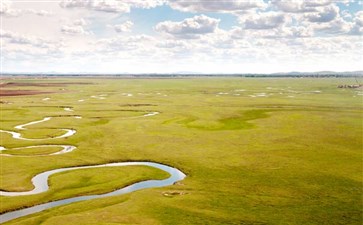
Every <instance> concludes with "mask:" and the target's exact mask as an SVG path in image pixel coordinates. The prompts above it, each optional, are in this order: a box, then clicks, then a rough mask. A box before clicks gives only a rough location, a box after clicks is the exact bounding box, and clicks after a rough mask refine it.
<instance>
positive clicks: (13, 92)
mask: <svg viewBox="0 0 363 225" xmlns="http://www.w3.org/2000/svg"><path fill="white" fill-rule="evenodd" d="M50 93H54V92H50V91H34V90H0V96H19V95H39V94H50Z"/></svg>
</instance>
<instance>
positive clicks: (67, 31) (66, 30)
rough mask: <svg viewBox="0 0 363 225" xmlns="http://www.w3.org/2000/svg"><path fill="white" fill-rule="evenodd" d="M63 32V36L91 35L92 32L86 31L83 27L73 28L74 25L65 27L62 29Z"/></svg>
mask: <svg viewBox="0 0 363 225" xmlns="http://www.w3.org/2000/svg"><path fill="white" fill-rule="evenodd" d="M61 32H62V33H63V34H68V35H80V34H84V35H89V34H91V33H90V32H88V31H85V30H84V29H83V27H82V26H73V25H63V26H62V27H61Z"/></svg>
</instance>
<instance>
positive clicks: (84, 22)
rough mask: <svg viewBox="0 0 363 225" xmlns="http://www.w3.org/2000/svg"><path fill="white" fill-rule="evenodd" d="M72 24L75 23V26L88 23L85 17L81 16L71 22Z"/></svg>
mask: <svg viewBox="0 0 363 225" xmlns="http://www.w3.org/2000/svg"><path fill="white" fill-rule="evenodd" d="M73 25H75V26H86V25H88V22H87V21H86V20H85V19H83V18H81V19H77V20H75V21H74V22H73Z"/></svg>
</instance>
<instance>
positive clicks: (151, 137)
mask: <svg viewBox="0 0 363 225" xmlns="http://www.w3.org/2000/svg"><path fill="white" fill-rule="evenodd" d="M1 82H15V83H17V82H20V83H32V84H33V83H34V84H38V83H67V84H66V85H62V86H57V85H50V86H47V85H41V86H37V85H34V86H11V87H4V88H3V89H4V90H7V89H9V90H29V91H43V92H46V93H43V94H36V95H24V96H2V97H1V104H0V107H1V108H0V122H1V125H0V129H3V130H11V131H15V130H16V129H14V127H15V126H17V125H19V124H25V123H29V122H31V121H36V120H41V119H43V118H44V117H52V119H51V120H49V121H46V122H44V123H38V124H33V125H29V126H28V127H27V128H28V129H26V130H22V131H21V130H18V131H17V132H20V133H21V134H22V135H23V136H24V137H26V138H37V139H41V138H49V137H55V136H57V135H62V134H63V133H64V132H63V131H62V130H60V128H68V129H74V130H76V131H77V133H76V134H75V135H73V136H70V137H66V138H59V139H46V140H34V141H28V140H18V139H14V138H13V137H12V136H11V135H9V134H7V133H0V135H1V136H0V137H1V138H0V146H3V147H5V148H7V149H9V150H5V151H1V152H0V153H1V154H11V155H13V156H5V155H0V160H1V161H0V163H1V165H0V190H2V191H26V190H31V189H32V188H33V187H32V183H31V182H30V180H31V178H32V177H33V176H34V175H36V174H38V173H41V172H44V171H48V170H52V169H57V168H63V167H73V166H81V165H98V164H104V163H110V162H126V161H152V162H158V163H162V164H165V165H169V166H172V167H175V168H178V169H179V170H181V171H183V172H184V173H185V174H186V175H187V177H186V178H185V179H184V180H182V181H180V182H177V183H176V184H174V185H172V186H167V187H162V188H150V189H145V190H140V191H136V192H132V193H129V194H125V195H119V196H113V197H107V198H100V199H95V200H89V201H82V202H78V203H73V204H69V205H64V206H60V207H56V208H52V209H49V210H46V211H43V212H40V213H36V214H33V215H29V216H26V217H21V218H18V219H15V220H12V221H9V222H6V223H4V224H9V225H10V224H14V225H15V224H17V225H20V224H27V225H35V224H42V225H57V224H62V225H65V224H94V225H96V224H100V225H101V224H102V225H106V224H107V225H111V224H151V225H154V224H155V225H156V224H180V225H186V224H193V225H195V224H221V225H222V224H246V225H247V224H251V225H252V224H319V225H320V224H327V225H334V224H362V222H363V217H362V216H363V198H362V196H363V193H362V192H363V162H362V159H363V158H362V154H363V152H362V149H363V123H362V121H363V90H362V89H348V88H337V86H338V85H341V84H352V83H353V84H354V83H355V81H354V79H353V78H319V79H318V78H191V79H97V78H51V79H45V78H42V79H25V78H24V79H16V80H10V79H3V80H1ZM71 83H73V84H71ZM51 92H52V93H51ZM152 112H159V114H156V115H152V116H143V115H146V114H148V113H152ZM76 117H81V118H76ZM30 145H73V146H76V147H77V148H76V149H75V150H74V151H72V152H69V153H67V154H61V155H43V154H49V153H52V152H56V151H58V150H59V148H55V147H47V148H38V149H37V148H29V149H16V148H19V147H24V146H30ZM167 176H168V174H166V173H165V172H163V171H160V170H157V169H154V168H149V167H146V166H130V167H122V168H97V169H87V170H78V171H69V172H64V173H61V174H56V175H54V176H51V177H50V182H49V184H50V190H49V191H47V192H45V193H42V194H37V195H29V196H18V197H6V196H0V203H1V204H0V213H5V212H9V211H12V210H16V209H20V208H24V207H29V206H33V205H37V204H41V203H45V202H50V201H55V200H58V199H64V198H70V197H74V196H82V195H88V194H101V193H107V192H110V191H112V190H114V189H117V188H121V187H124V186H127V185H128V184H131V183H135V182H138V181H143V180H147V179H164V178H166V177H167Z"/></svg>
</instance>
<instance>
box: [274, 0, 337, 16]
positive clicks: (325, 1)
mask: <svg viewBox="0 0 363 225" xmlns="http://www.w3.org/2000/svg"><path fill="white" fill-rule="evenodd" d="M333 2H336V1H334V0H309V1H305V0H290V1H286V0H272V1H271V4H272V6H274V7H276V8H277V9H279V10H281V11H283V12H289V13H304V12H316V11H317V7H321V6H327V5H330V4H332V3H333Z"/></svg>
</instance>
